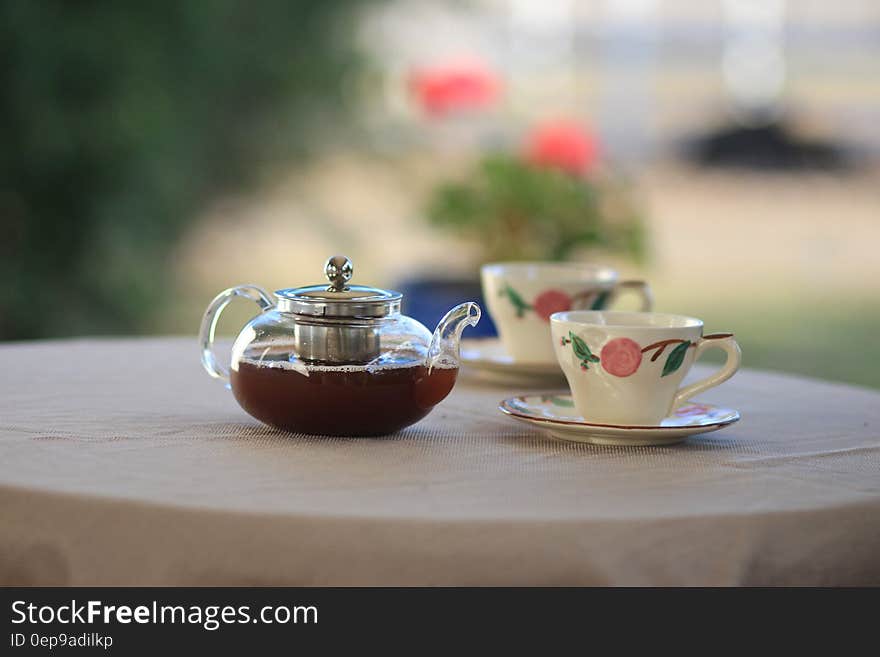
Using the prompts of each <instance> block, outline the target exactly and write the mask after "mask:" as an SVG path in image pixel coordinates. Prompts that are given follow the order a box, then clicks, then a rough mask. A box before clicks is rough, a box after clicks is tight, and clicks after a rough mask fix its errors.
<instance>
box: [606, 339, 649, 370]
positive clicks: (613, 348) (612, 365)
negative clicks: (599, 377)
mask: <svg viewBox="0 0 880 657" xmlns="http://www.w3.org/2000/svg"><path fill="white" fill-rule="evenodd" d="M599 358H600V360H601V361H602V369H604V370H605V371H606V372H608V373H609V374H613V375H614V376H620V377H624V376H629V375H630V374H633V373H634V372H635V371H636V370H637V369H639V364H640V363H641V362H642V348H641V347H640V346H639V345H638V343H637V342H635V341H634V340H630V339H629V338H614V339H613V340H611V341H610V342H608V343H607V344H606V345H605V346H604V347H602V353H601V354H600V356H599Z"/></svg>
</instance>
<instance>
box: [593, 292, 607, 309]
mask: <svg viewBox="0 0 880 657" xmlns="http://www.w3.org/2000/svg"><path fill="white" fill-rule="evenodd" d="M610 296H611V293H610V292H609V291H608V290H605V291H603V292H599V294H598V296H597V297H596V300H595V301H593V305H591V306H590V310H602V309H603V308H604V307H605V302H606V301H608V297H610Z"/></svg>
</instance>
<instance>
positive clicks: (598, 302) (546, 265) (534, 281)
mask: <svg viewBox="0 0 880 657" xmlns="http://www.w3.org/2000/svg"><path fill="white" fill-rule="evenodd" d="M481 274H482V283H483V298H484V299H485V301H486V306H487V307H488V310H489V314H490V315H491V316H492V320H493V321H494V322H495V326H497V327H498V335H499V337H500V338H501V344H502V345H503V346H504V350H505V351H506V352H507V354H508V355H509V356H510V357H511V358H513V359H514V360H515V361H517V362H522V363H553V362H554V361H555V360H556V355H555V354H554V353H553V343H552V341H551V340H550V327H549V322H550V315H552V314H553V313H556V312H562V311H566V310H578V309H584V310H602V309H604V308H607V307H608V306H609V305H610V304H611V303H613V302H614V300H615V299H616V298H617V296H618V294H619V293H620V292H621V291H622V290H625V289H632V290H634V291H636V292H637V293H638V294H639V295H640V296H641V298H642V308H641V309H642V310H650V309H651V305H652V299H651V290H650V288H649V287H648V284H647V283H645V282H644V281H619V280H618V277H617V272H616V271H614V270H613V269H610V268H608V267H602V266H599V265H589V264H581V263H576V262H571V263H551V262H531V263H529V262H500V263H492V264H488V265H483V267H482V270H481Z"/></svg>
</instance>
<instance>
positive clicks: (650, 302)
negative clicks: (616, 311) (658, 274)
mask: <svg viewBox="0 0 880 657" xmlns="http://www.w3.org/2000/svg"><path fill="white" fill-rule="evenodd" d="M624 290H633V291H634V292H636V293H637V294H638V295H639V296H640V297H641V298H642V307H641V308H640V309H639V310H640V311H641V312H647V311H649V310H651V309H653V307H654V295H653V294H652V293H651V286H650V285H648V282H647V281H636V280H632V281H620V282H619V283H618V284H617V285H615V286H614V292H613V293H612V296H611V299H610V300H609V305H611V303H613V302H614V300H615V299H616V298H617V296H618V294H619V293H620V292H622V291H624Z"/></svg>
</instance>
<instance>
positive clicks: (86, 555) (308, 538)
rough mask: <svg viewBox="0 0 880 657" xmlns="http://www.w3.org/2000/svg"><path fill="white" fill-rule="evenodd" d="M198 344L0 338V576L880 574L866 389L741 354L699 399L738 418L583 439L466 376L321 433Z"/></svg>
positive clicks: (518, 580) (877, 397)
mask: <svg viewBox="0 0 880 657" xmlns="http://www.w3.org/2000/svg"><path fill="white" fill-rule="evenodd" d="M197 351H198V347H197V345H196V343H195V340H193V339H190V338H187V339H183V338H173V339H167V338H166V339H101V340H73V341H56V342H37V343H18V344H14V343H13V344H5V345H2V346H0V371H2V373H3V376H2V378H0V584H25V585H29V584H34V585H37V584H39V585H48V584H77V585H117V584H118V585H244V584H255V585H264V584H266V585H268V584H282V585H373V584H375V585H412V584H422V585H432V584H440V585H447V584H449V585H506V584H524V585H532V584H548V585H568V584H571V585H581V584H598V585H606V584H609V585H612V584H613V585H617V584H622V585H679V584H680V585H736V584H880V394H878V393H877V392H874V391H870V390H864V389H858V388H854V387H850V386H846V385H839V384H832V383H824V382H820V381H811V380H805V379H800V378H795V377H792V376H784V375H779V374H770V373H766V372H757V371H750V370H744V371H742V372H740V373H739V374H738V375H737V376H736V377H734V379H732V380H731V381H730V382H728V383H726V384H724V385H722V386H721V387H719V388H717V389H715V390H713V391H711V392H710V393H708V394H706V395H705V396H704V399H705V400H706V401H709V402H714V403H719V404H723V405H725V406H727V407H732V408H736V409H738V410H740V411H741V413H742V416H743V419H742V420H741V421H740V422H739V423H737V424H735V425H733V426H731V427H728V428H726V429H723V430H721V431H718V432H715V433H709V434H704V435H702V436H697V437H693V438H691V439H689V440H688V441H687V442H685V443H682V444H680V445H677V446H670V447H629V448H621V447H599V446H593V445H586V444H576V443H564V442H557V441H554V440H552V439H550V438H548V437H545V436H544V435H543V434H542V433H540V432H538V431H536V430H534V429H532V428H531V427H529V426H526V425H522V424H518V423H516V422H514V421H512V420H511V419H509V418H507V417H504V416H502V414H501V413H499V412H498V411H497V409H496V407H497V404H498V401H499V400H500V399H502V398H503V397H505V396H509V395H510V394H513V393H515V392H517V390H515V389H510V388H506V387H504V386H498V385H497V384H487V383H483V382H481V381H480V380H478V379H476V378H474V377H473V376H469V375H467V374H466V373H463V375H462V377H461V378H460V381H459V384H458V385H457V387H456V388H455V390H454V391H453V393H452V395H451V396H450V397H449V398H448V399H447V400H446V401H445V402H443V403H442V404H441V405H440V406H438V407H437V408H436V409H435V410H434V412H433V413H432V414H431V415H429V416H428V417H427V418H426V419H425V420H423V421H422V422H420V423H419V424H417V425H415V426H413V427H410V428H409V429H407V430H405V431H403V432H401V433H399V434H397V435H394V436H390V437H385V438H351V439H346V438H325V437H314V436H302V435H293V434H285V433H282V432H279V431H275V430H272V429H269V428H267V427H264V426H262V425H260V424H259V423H257V422H256V421H255V420H252V419H251V418H250V417H249V416H247V415H246V414H245V413H244V412H243V411H241V410H240V409H239V408H238V406H237V405H236V403H235V401H234V399H233V398H232V395H231V394H230V393H229V391H228V390H225V389H224V388H223V387H222V386H221V385H219V384H218V383H217V382H216V381H212V380H210V379H209V378H208V377H207V376H206V375H205V374H204V372H203V371H202V370H201V367H200V365H199V362H198V354H197ZM696 370H697V371H696V374H697V375H699V374H700V373H704V372H705V370H704V369H702V368H699V367H698V368H696Z"/></svg>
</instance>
